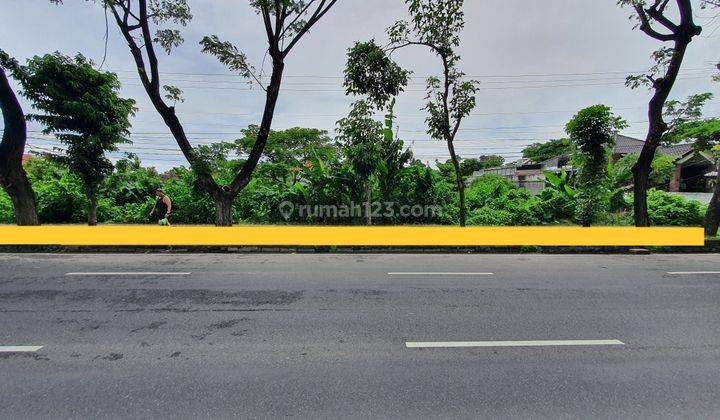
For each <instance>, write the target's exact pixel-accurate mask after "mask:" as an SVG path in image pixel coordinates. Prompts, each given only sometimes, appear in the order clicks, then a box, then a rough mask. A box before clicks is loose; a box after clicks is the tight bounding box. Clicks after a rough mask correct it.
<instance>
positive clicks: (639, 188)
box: [633, 142, 657, 227]
mask: <svg viewBox="0 0 720 420" xmlns="http://www.w3.org/2000/svg"><path fill="white" fill-rule="evenodd" d="M656 149H657V146H653V145H651V144H650V143H649V142H647V143H645V147H643V150H642V152H641V153H640V157H639V158H638V161H637V163H636V164H635V166H634V167H633V182H634V189H633V197H634V198H633V203H634V209H633V211H634V216H635V226H637V227H647V226H650V217H649V215H648V207H647V190H648V186H649V184H650V172H651V171H652V162H653V159H654V157H655V150H656Z"/></svg>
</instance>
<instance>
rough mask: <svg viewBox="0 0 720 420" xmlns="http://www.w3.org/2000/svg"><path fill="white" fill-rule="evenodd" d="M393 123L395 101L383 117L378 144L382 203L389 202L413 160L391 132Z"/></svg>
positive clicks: (407, 150)
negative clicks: (383, 125) (381, 131)
mask: <svg viewBox="0 0 720 420" xmlns="http://www.w3.org/2000/svg"><path fill="white" fill-rule="evenodd" d="M394 122H395V100H394V99H393V100H392V101H391V102H390V106H389V108H388V113H387V114H386V115H385V128H384V130H383V140H382V142H381V144H380V162H379V165H378V183H379V185H380V196H381V197H382V199H383V201H385V202H390V201H391V197H392V195H393V192H394V190H395V188H396V187H397V185H398V183H399V182H400V175H401V172H402V170H403V168H405V166H406V165H407V164H409V163H410V162H411V161H412V160H413V153H412V150H410V149H405V143H404V142H403V141H402V140H400V139H399V138H398V137H397V135H395V132H394V131H393V124H394Z"/></svg>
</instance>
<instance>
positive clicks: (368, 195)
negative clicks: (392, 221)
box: [365, 180, 373, 226]
mask: <svg viewBox="0 0 720 420" xmlns="http://www.w3.org/2000/svg"><path fill="white" fill-rule="evenodd" d="M365 203H366V204H365V212H366V215H365V216H366V219H367V225H368V226H372V212H373V208H372V185H371V184H370V180H368V182H367V183H366V185H365Z"/></svg>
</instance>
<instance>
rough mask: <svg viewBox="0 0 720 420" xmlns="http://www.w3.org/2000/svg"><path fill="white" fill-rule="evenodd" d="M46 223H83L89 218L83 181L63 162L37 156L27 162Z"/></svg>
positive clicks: (43, 219) (42, 217)
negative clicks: (62, 163)
mask: <svg viewBox="0 0 720 420" xmlns="http://www.w3.org/2000/svg"><path fill="white" fill-rule="evenodd" d="M25 170H26V171H27V174H28V178H29V179H30V183H31V184H32V185H33V189H34V190H35V195H36V198H37V209H38V217H39V218H40V220H41V221H42V222H43V223H79V222H82V221H83V220H85V219H86V217H87V213H86V205H85V194H84V191H83V185H82V181H81V180H80V179H79V178H78V177H77V176H76V175H74V174H73V173H71V172H70V171H69V170H68V169H67V168H66V167H64V166H63V165H61V164H60V163H57V162H53V161H51V160H47V159H37V158H33V159H30V160H29V161H28V163H27V164H26V165H25Z"/></svg>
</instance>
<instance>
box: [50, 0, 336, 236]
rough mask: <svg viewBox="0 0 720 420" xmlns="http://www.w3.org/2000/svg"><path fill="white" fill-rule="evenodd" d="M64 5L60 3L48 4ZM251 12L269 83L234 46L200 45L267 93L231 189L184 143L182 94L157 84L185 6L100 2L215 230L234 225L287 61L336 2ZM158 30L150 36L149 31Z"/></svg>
mask: <svg viewBox="0 0 720 420" xmlns="http://www.w3.org/2000/svg"><path fill="white" fill-rule="evenodd" d="M51 1H52V2H54V3H62V0H51ZM249 3H250V6H251V7H252V8H253V9H254V10H255V11H256V12H257V13H258V15H260V16H261V18H262V21H263V24H264V27H265V33H266V35H267V41H268V55H269V56H270V58H271V60H272V74H271V77H270V83H269V84H268V85H267V86H264V84H263V82H262V80H261V78H260V77H258V75H257V74H256V70H255V69H254V68H253V67H252V66H251V65H250V64H249V63H248V58H247V56H246V55H245V54H244V53H243V52H241V51H240V50H239V49H238V48H237V47H236V46H235V45H233V44H232V43H230V42H227V41H221V40H220V39H219V37H218V36H216V35H212V36H207V37H205V38H203V40H202V41H201V45H202V50H203V52H205V53H208V54H212V55H214V56H215V57H217V58H218V60H219V61H220V62H221V63H223V64H225V65H226V66H227V67H228V68H229V69H230V70H232V71H235V72H237V73H239V74H240V75H241V76H243V77H246V78H249V79H251V80H253V81H254V82H255V83H257V84H258V85H260V86H261V87H262V88H263V90H264V91H265V92H266V100H265V106H264V111H263V117H262V122H261V123H260V129H259V130H258V136H257V141H256V142H255V145H254V146H253V148H252V150H251V151H250V154H249V155H248V156H247V159H246V160H245V163H244V165H242V167H241V168H240V169H239V170H238V171H237V173H236V174H235V176H234V178H233V179H232V181H231V182H229V183H218V182H217V181H216V180H215V179H214V178H213V174H212V171H211V170H210V168H209V162H207V161H206V160H204V159H203V158H202V156H199V154H198V153H197V150H196V149H194V148H193V146H192V145H191V144H190V141H189V140H188V138H187V134H186V133H185V129H184V127H183V125H182V123H181V122H180V119H179V118H178V117H177V114H176V111H175V106H174V105H172V106H171V105H168V101H171V102H173V103H176V102H178V100H179V99H181V95H182V92H181V91H180V90H179V89H178V88H176V87H173V86H167V85H162V84H161V80H160V79H161V76H160V65H159V58H158V54H157V51H156V46H160V47H161V48H162V49H163V50H165V52H167V53H168V54H170V53H171V52H172V50H173V49H174V48H176V47H177V46H179V45H181V44H182V43H183V42H184V39H183V37H182V34H181V32H180V31H179V30H178V29H171V28H166V27H164V26H163V25H166V24H168V23H171V24H176V25H180V26H186V25H187V24H188V23H189V22H190V21H191V20H192V14H191V12H190V7H189V6H188V3H187V0H136V1H132V0H102V4H103V5H104V6H105V7H106V8H107V10H109V11H110V12H111V13H112V16H113V17H114V20H115V22H116V24H117V26H118V28H120V31H121V32H122V34H123V36H124V38H125V40H126V42H127V43H128V46H129V48H130V52H131V53H132V56H133V59H134V61H135V66H136V67H137V71H138V75H139V77H140V81H141V82H142V85H143V87H144V88H145V91H146V93H147V94H148V96H149V98H150V100H151V102H152V104H153V106H154V107H155V109H156V110H157V112H158V113H159V114H160V116H161V117H162V118H163V121H164V122H165V125H166V126H167V127H168V129H169V130H170V132H171V133H172V135H173V137H174V138H175V140H176V142H177V143H178V146H180V150H181V151H182V153H183V155H184V156H185V158H186V159H187V161H188V162H189V163H190V165H191V166H192V169H193V171H194V172H195V174H196V176H197V179H198V182H199V183H200V185H201V186H202V188H203V189H204V190H205V191H206V192H207V193H208V194H209V195H210V196H211V197H212V199H213V202H214V204H215V210H216V215H215V224H216V225H218V226H231V225H232V222H233V221H232V204H233V202H234V200H235V198H236V197H237V196H238V194H239V193H240V191H242V190H243V189H244V188H245V187H247V185H248V184H249V183H250V180H251V178H252V175H253V172H254V170H255V168H256V167H257V165H258V162H259V161H260V158H261V157H262V154H263V151H264V149H265V144H266V142H267V139H268V136H269V134H270V129H271V126H272V122H273V117H274V115H275V106H276V104H277V101H278V97H279V95H280V88H281V85H282V79H283V72H284V70H285V59H286V58H287V56H288V54H290V52H291V51H292V50H293V48H294V47H295V46H296V45H297V44H298V42H299V41H300V40H301V39H302V37H303V36H305V35H306V34H307V33H308V32H309V31H310V29H311V28H312V27H313V26H315V24H317V23H318V21H319V20H320V19H322V18H323V17H324V16H325V15H326V14H327V12H328V11H329V10H330V9H331V8H332V7H333V6H334V5H335V4H336V3H337V0H308V1H306V0H249ZM153 25H155V26H159V27H160V29H157V30H156V31H155V32H154V33H153V30H152V26H153Z"/></svg>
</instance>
